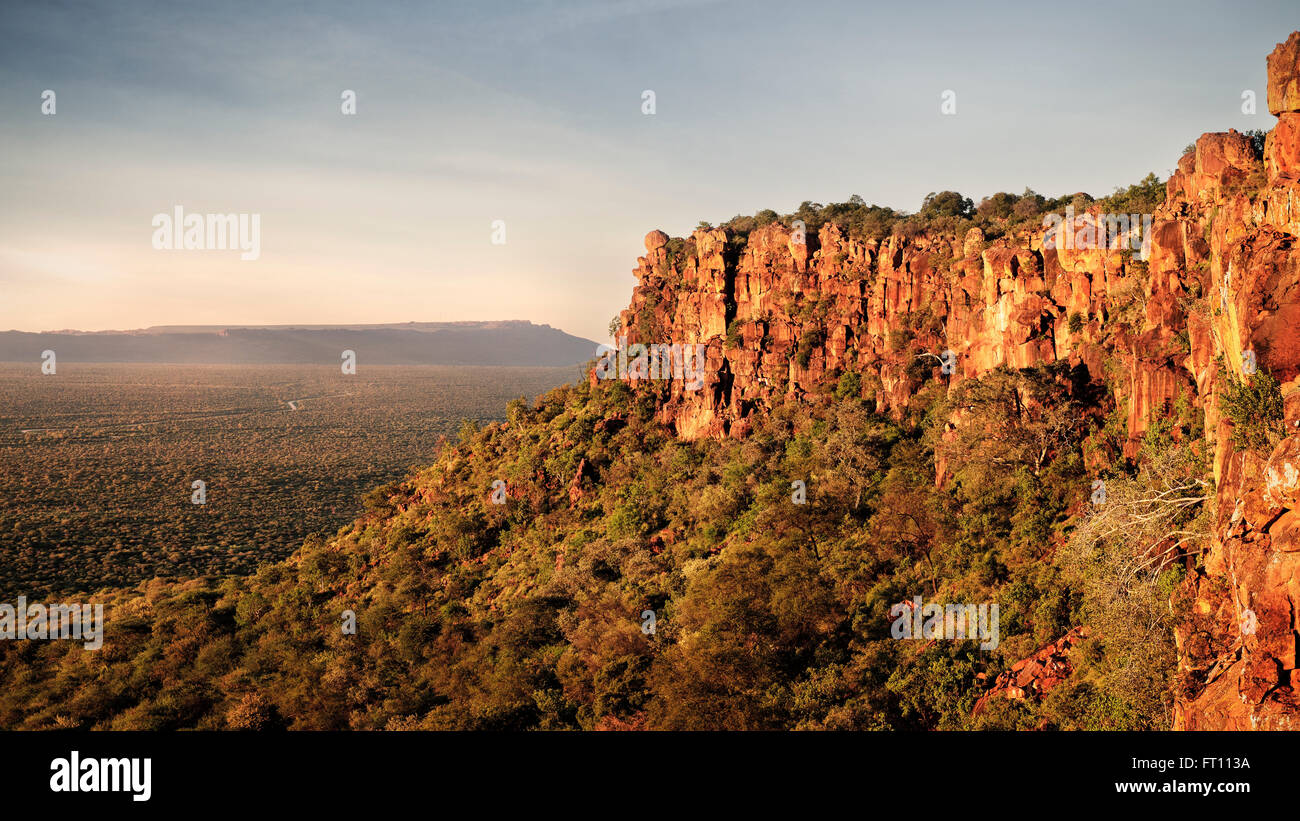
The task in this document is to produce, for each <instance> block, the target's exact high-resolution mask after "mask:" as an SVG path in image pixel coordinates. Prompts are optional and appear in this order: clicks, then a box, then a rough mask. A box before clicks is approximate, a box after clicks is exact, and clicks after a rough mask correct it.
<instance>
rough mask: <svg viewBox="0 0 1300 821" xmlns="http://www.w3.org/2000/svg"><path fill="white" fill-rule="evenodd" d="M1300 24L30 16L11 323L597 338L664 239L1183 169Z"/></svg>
mask: <svg viewBox="0 0 1300 821" xmlns="http://www.w3.org/2000/svg"><path fill="white" fill-rule="evenodd" d="M213 6H220V7H221V8H219V9H218V8H213ZM1295 28H1300V14H1297V7H1296V3H1295V0H1285V2H1276V3H1255V4H1251V3H1243V2H1241V1H1240V0H1236V2H1224V3H1169V4H1167V5H1163V4H1156V3H1133V2H1116V3H1107V2H1088V3H1084V4H1078V3H1073V4H1070V3H1064V4H1063V3H1043V2H1032V3H1004V4H1000V5H994V4H985V3H972V2H954V3H931V2H889V3H882V4H878V5H877V4H869V3H866V2H844V3H831V2H826V3H820V2H785V3H740V2H687V1H686V0H678V1H674V0H625V1H624V2H551V3H527V2H514V3H497V2H472V1H468V0H459V1H458V2H449V3H442V2H434V3H427V4H424V3H420V4H416V3H411V4H400V5H398V4H391V5H390V4H379V3H370V2H363V3H357V2H348V3H338V4H327V3H319V4H318V3H301V2H294V3H270V2H252V3H220V4H213V3H202V4H189V3H180V2H169V3H148V4H146V3H129V2H105V3H102V4H99V7H96V6H91V5H83V4H80V3H57V2H42V3H23V2H17V1H16V0H3V3H0V329H8V328H15V329H19V330H52V329H60V328H81V329H106V328H137V327H144V326H148V325H161V324H223V323H292V322H302V323H330V322H401V321H407V320H455V319H530V320H533V321H534V322H544V323H548V324H550V325H553V326H556V327H559V328H562V329H564V330H567V331H570V332H572V333H576V334H579V335H582V336H587V337H590V338H593V339H599V340H604V339H605V338H606V334H605V328H606V325H607V324H608V321H609V319H610V317H611V316H613V315H614V314H615V313H616V312H617V311H618V310H619V309H621V308H623V307H625V306H626V304H627V302H628V297H629V295H630V293H631V289H632V286H633V284H634V280H633V277H632V276H631V273H630V272H631V269H632V267H633V266H634V264H635V260H636V257H637V256H638V255H639V254H641V253H643V252H644V251H643V247H642V244H641V242H642V237H643V236H644V235H645V233H646V232H647V231H649V230H650V229H652V228H660V229H663V230H665V231H667V232H669V233H670V234H674V235H681V234H685V233H688V232H689V231H690V230H691V229H693V228H694V227H695V225H696V223H697V222H699V221H700V220H708V221H711V222H714V223H717V222H721V221H723V220H726V219H728V218H730V217H732V216H734V215H736V214H738V213H745V214H752V213H754V212H755V211H757V210H759V209H762V208H773V209H776V210H777V211H781V212H788V211H792V210H794V209H795V208H796V207H797V206H798V204H799V203H800V202H801V201H803V200H813V201H816V202H832V201H842V200H845V199H847V198H848V197H849V196H850V195H852V194H859V195H861V196H862V197H863V198H864V199H866V200H867V201H868V202H875V203H879V204H882V205H889V206H892V207H895V208H899V209H908V210H915V209H916V208H917V207H918V206H919V205H920V201H921V199H922V197H924V195H925V194H926V193H927V192H930V191H935V190H943V189H954V190H958V191H961V192H962V193H964V194H966V195H967V196H970V197H972V198H974V199H976V200H977V201H978V199H979V198H980V197H982V196H986V195H988V194H991V193H994V192H996V191H1001V190H1009V191H1013V192H1019V191H1021V190H1023V189H1024V187H1025V186H1030V187H1032V188H1034V189H1035V190H1037V191H1039V192H1040V193H1043V194H1046V195H1049V196H1054V195H1058V194H1062V193H1069V192H1074V191H1079V190H1084V191H1089V192H1092V193H1094V194H1105V193H1109V192H1110V191H1111V190H1113V189H1114V188H1115V187H1116V186H1118V185H1125V184H1128V183H1131V182H1134V181H1136V180H1138V179H1139V178H1141V177H1142V176H1143V175H1144V174H1146V173H1147V172H1148V171H1156V172H1157V173H1158V174H1160V176H1161V177H1164V176H1166V175H1167V174H1168V172H1169V170H1170V169H1172V167H1173V165H1174V163H1175V162H1176V160H1177V158H1178V156H1179V153H1180V152H1181V149H1182V148H1183V147H1184V146H1185V145H1187V144H1188V143H1190V142H1192V141H1193V140H1194V139H1195V138H1196V137H1197V136H1198V135H1199V134H1201V133H1202V132H1204V131H1223V130H1227V129H1228V128H1230V127H1233V128H1237V129H1240V130H1246V129H1249V128H1262V129H1269V128H1271V127H1272V126H1273V123H1274V122H1275V121H1276V120H1275V118H1274V117H1272V116H1271V115H1270V114H1269V113H1268V110H1267V104H1266V100H1265V67H1264V57H1265V55H1266V54H1267V53H1268V52H1269V51H1270V50H1272V48H1273V46H1274V45H1275V44H1276V43H1277V42H1279V41H1281V40H1283V39H1285V38H1286V36H1287V35H1288V34H1289V33H1290V32H1291V31H1292V30H1293V29H1295ZM46 89H50V90H53V91H54V92H55V93H56V95H57V96H56V106H57V107H56V113H55V114H54V115H53V116H47V115H43V114H42V113H41V103H42V99H41V96H42V92H43V91H44V90H46ZM344 89H352V90H354V91H355V92H356V94H357V113H356V114H355V116H346V115H344V114H342V113H341V111H340V106H341V97H340V95H341V93H342V92H343V90H344ZM647 89H650V90H653V91H654V92H655V95H656V100H655V102H656V112H655V113H654V114H653V115H645V114H643V113H642V92H643V91H644V90H647ZM945 89H951V90H953V91H955V92H956V95H957V97H956V101H957V113H956V115H955V116H943V115H942V114H941V113H940V104H941V99H940V95H941V94H942V92H943V91H944V90H945ZM1244 89H1253V90H1254V91H1255V92H1256V94H1257V97H1258V113H1257V114H1256V115H1254V116H1247V115H1244V114H1243V113H1242V112H1241V102H1242V101H1241V93H1242V91H1243V90H1244ZM178 205H179V206H181V207H183V208H184V209H185V211H186V212H187V213H189V212H198V213H211V212H221V213H248V214H259V215H260V221H261V237H260V239H261V255H260V257H259V258H258V259H257V260H256V261H241V260H240V257H239V253H238V251H220V250H189V251H166V250H155V249H154V248H153V246H152V244H151V239H152V237H153V232H154V229H153V227H152V225H151V220H152V218H153V216H154V215H155V214H158V213H169V214H170V213H171V212H172V209H173V208H174V207H175V206H178ZM493 220H504V221H505V225H506V243H505V244H504V245H494V244H493V243H492V242H491V238H492V221H493Z"/></svg>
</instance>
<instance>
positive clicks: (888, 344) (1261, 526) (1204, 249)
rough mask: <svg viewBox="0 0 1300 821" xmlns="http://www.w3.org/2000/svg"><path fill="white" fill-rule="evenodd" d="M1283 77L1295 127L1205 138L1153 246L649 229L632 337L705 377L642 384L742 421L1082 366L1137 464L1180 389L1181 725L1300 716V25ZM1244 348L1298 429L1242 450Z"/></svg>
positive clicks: (690, 426)
mask: <svg viewBox="0 0 1300 821" xmlns="http://www.w3.org/2000/svg"><path fill="white" fill-rule="evenodd" d="M1268 71H1269V74H1268V77H1269V85H1268V103H1269V110H1270V111H1271V112H1272V113H1273V114H1276V115H1277V116H1278V122H1277V124H1276V126H1275V127H1274V128H1273V130H1272V131H1271V133H1269V135H1268V137H1267V139H1266V141H1265V147H1264V156H1263V159H1262V160H1261V159H1259V158H1258V157H1257V156H1256V153H1255V150H1254V148H1253V147H1252V144H1251V140H1250V139H1249V138H1248V137H1247V136H1245V135H1242V134H1239V133H1237V132H1235V131H1230V132H1228V133H1220V134H1205V135H1203V136H1202V137H1201V138H1200V139H1199V140H1197V142H1196V144H1195V149H1194V150H1192V151H1189V152H1188V153H1187V154H1185V155H1184V156H1183V157H1182V158H1181V159H1180V160H1179V162H1178V169H1177V171H1176V172H1175V173H1174V174H1173V175H1172V176H1171V178H1170V179H1169V181H1168V183H1167V202H1166V204H1165V205H1164V206H1163V207H1161V208H1160V209H1158V210H1157V212H1156V213H1155V214H1154V215H1153V220H1152V223H1151V227H1150V231H1149V237H1148V245H1147V251H1146V253H1145V254H1134V253H1130V252H1126V251H1123V250H1121V249H1118V248H1096V247H1093V248H1081V247H1080V243H1075V242H1070V241H1068V240H1067V238H1066V233H1067V231H1072V229H1071V228H1070V226H1068V225H1067V224H1064V223H1063V224H1062V225H1061V227H1060V228H1059V229H1057V230H1056V231H1054V232H1048V231H1045V230H1044V229H1042V228H1039V227H1037V226H1035V227H1033V228H1032V229H1027V230H1022V231H1020V232H1017V233H1013V234H1012V235H1011V236H1009V237H1002V238H998V239H996V240H993V241H988V240H986V238H985V237H984V236H983V235H982V234H981V233H980V231H979V230H972V231H970V232H969V233H968V234H967V235H965V236H961V237H957V236H942V235H931V234H921V235H919V236H915V237H910V238H905V237H901V236H897V235H895V236H891V237H889V238H887V239H885V240H883V241H869V240H859V239H854V238H851V237H848V236H845V235H844V234H843V233H842V232H841V230H840V229H839V228H837V227H836V226H835V225H833V224H827V225H825V226H822V227H821V228H820V230H818V231H816V232H813V231H808V232H807V233H806V236H804V235H803V233H802V232H800V231H799V230H797V228H792V227H787V226H784V225H782V224H780V223H772V224H769V225H766V226H764V227H761V228H757V229H755V230H754V231H752V232H751V233H749V234H748V236H743V235H736V234H733V233H731V232H730V231H728V230H726V229H707V230H697V231H695V232H694V233H693V234H692V235H691V236H690V237H689V238H685V239H673V238H670V237H668V236H667V235H666V234H664V233H663V232H660V231H652V232H651V233H650V234H648V235H647V236H646V238H645V248H646V254H645V256H644V257H641V258H640V259H639V260H638V264H637V267H636V269H635V274H636V276H637V279H638V285H637V286H636V288H635V289H634V292H633V296H632V301H631V304H630V306H629V307H628V308H627V310H625V311H623V312H622V314H621V316H620V319H621V323H622V331H621V332H620V335H621V336H622V337H624V338H625V339H626V341H627V343H629V344H636V343H672V342H677V343H702V344H704V345H705V346H706V368H705V384H704V386H703V388H702V389H700V390H689V389H687V386H686V385H685V384H684V383H683V381H682V380H680V379H679V380H675V381H668V382H654V383H650V384H644V385H641V386H639V387H640V388H641V389H642V390H650V391H655V392H658V393H659V401H660V404H659V408H660V411H659V413H660V418H661V419H662V421H664V422H665V423H667V424H670V425H672V426H673V427H674V428H675V430H676V431H677V433H678V434H679V435H680V436H683V437H685V438H699V437H717V436H728V435H730V436H743V435H745V433H746V432H747V431H748V430H749V424H748V422H747V418H748V417H749V416H751V415H752V414H755V413H761V412H763V411H765V410H766V409H769V408H771V407H773V406H774V405H776V404H779V403H781V402H783V401H786V400H790V399H804V400H812V401H815V400H816V398H817V397H818V396H820V395H824V394H825V392H826V388H827V383H828V382H829V381H830V380H833V379H835V378H837V377H838V376H839V374H841V373H844V372H854V373H857V374H859V375H860V376H861V381H860V383H861V391H862V396H863V398H866V399H870V400H874V401H875V403H876V405H877V407H878V408H879V409H880V410H882V411H884V412H888V413H892V414H895V415H901V414H902V413H903V412H904V411H905V409H906V407H907V405H908V402H909V401H910V400H911V399H912V398H913V397H914V396H915V394H916V393H917V392H918V391H919V390H921V389H922V388H923V387H924V386H925V385H927V384H938V385H940V386H941V387H942V386H945V385H946V386H951V385H952V384H955V383H956V382H959V381H960V380H962V379H966V378H970V377H975V376H979V375H982V374H985V373H987V372H989V371H990V370H992V369H994V368H997V367H999V366H1003V365H1006V366H1009V367H1012V368H1026V367H1032V366H1035V365H1038V364H1043V363H1051V362H1056V361H1065V362H1068V363H1069V364H1070V365H1071V366H1077V367H1081V368H1082V369H1083V370H1082V373H1083V374H1084V376H1085V377H1086V378H1088V379H1091V380H1094V381H1105V382H1107V384H1108V385H1109V387H1110V388H1111V391H1112V392H1113V394H1114V395H1115V396H1116V398H1117V400H1118V401H1119V402H1121V403H1122V404H1123V406H1124V407H1126V408H1127V427H1128V442H1127V445H1126V448H1125V455H1126V456H1128V457H1133V456H1135V455H1136V454H1137V451H1138V448H1139V445H1140V442H1141V440H1142V437H1143V435H1144V434H1145V433H1146V430H1147V428H1148V426H1149V425H1150V424H1152V423H1153V421H1155V420H1157V419H1159V418H1161V417H1163V416H1167V415H1168V414H1169V413H1170V412H1171V410H1172V409H1173V407H1174V406H1175V404H1176V403H1178V402H1180V401H1182V402H1184V403H1187V404H1190V405H1191V406H1193V407H1196V408H1199V409H1201V410H1203V411H1204V418H1205V435H1206V438H1207V441H1208V442H1209V443H1210V444H1211V446H1212V448H1213V471H1214V478H1215V481H1216V487H1217V490H1216V493H1217V496H1216V499H1215V500H1214V504H1215V505H1216V508H1217V514H1218V526H1217V530H1216V534H1215V538H1214V540H1213V544H1212V546H1211V547H1210V549H1209V550H1208V552H1207V554H1206V556H1205V559H1204V569H1203V571H1199V572H1198V573H1197V574H1194V575H1193V576H1192V577H1191V578H1189V580H1188V582H1187V585H1188V588H1189V592H1190V593H1191V594H1192V596H1193V598H1194V600H1195V607H1194V610H1195V614H1194V618H1193V619H1191V620H1190V621H1189V623H1188V624H1187V625H1185V627H1184V629H1182V630H1180V632H1179V635H1178V636H1177V639H1178V645H1179V649H1180V666H1181V668H1182V672H1183V674H1184V676H1183V684H1182V687H1181V690H1180V693H1179V694H1178V702H1177V705H1176V710H1175V725H1176V726H1177V727H1180V728H1186V729H1203V728H1204V729H1210V728H1213V729H1235V728H1293V729H1294V728H1300V718H1298V717H1300V698H1297V693H1300V663H1298V660H1297V642H1298V641H1300V612H1298V611H1300V391H1297V390H1296V389H1297V388H1300V248H1297V238H1298V237H1300V32H1297V33H1294V34H1292V35H1291V37H1290V38H1289V39H1288V40H1287V41H1286V42H1285V43H1283V44H1280V45H1279V46H1278V47H1277V48H1276V49H1275V50H1274V51H1273V53H1272V54H1271V55H1269V57H1268ZM1142 256H1145V257H1146V258H1145V259H1142V258H1141V257H1142ZM946 351H951V352H952V353H953V354H954V356H953V357H952V359H951V360H950V361H951V362H952V367H951V369H950V370H951V371H952V372H951V373H950V374H949V373H945V372H944V371H945V370H949V369H944V368H942V367H941V360H940V357H942V356H943V355H944V353H945V352H946ZM1248 351H1249V352H1253V354H1254V356H1255V357H1256V360H1257V362H1258V365H1259V367H1260V368H1261V369H1263V370H1267V371H1268V372H1269V373H1271V374H1272V375H1273V376H1274V377H1276V378H1277V379H1278V381H1279V382H1281V383H1283V394H1284V396H1285V397H1286V399H1285V409H1286V429H1287V432H1288V433H1292V432H1294V433H1295V435H1294V436H1290V437H1288V438H1286V439H1285V440H1284V441H1282V442H1281V444H1279V445H1278V446H1277V449H1276V450H1275V451H1274V452H1273V454H1272V455H1271V457H1269V458H1267V459H1265V458H1263V457H1261V456H1259V455H1256V454H1254V453H1252V452H1246V451H1242V450H1237V449H1235V448H1234V446H1233V444H1232V441H1231V438H1230V434H1231V423H1230V422H1229V421H1228V420H1226V419H1224V418H1222V416H1221V414H1220V411H1219V405H1220V397H1221V395H1222V393H1223V391H1224V390H1225V388H1226V386H1227V385H1228V384H1229V380H1231V379H1241V378H1242V376H1243V375H1244V372H1243V362H1244V361H1245V360H1244V359H1243V353H1244V352H1248ZM1107 362H1110V363H1111V364H1110V366H1109V367H1110V369H1111V372H1109V373H1107V372H1105V367H1106V365H1105V363H1107ZM1115 363H1119V367H1118V369H1117V368H1116V366H1115ZM593 378H594V377H593ZM940 472H941V473H942V465H941V466H940ZM1247 610H1249V611H1251V613H1253V615H1254V617H1255V619H1256V620H1257V623H1258V626H1257V628H1256V629H1255V630H1254V632H1253V633H1243V631H1242V630H1241V625H1242V621H1243V619H1244V618H1247V616H1246V614H1245V611H1247Z"/></svg>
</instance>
